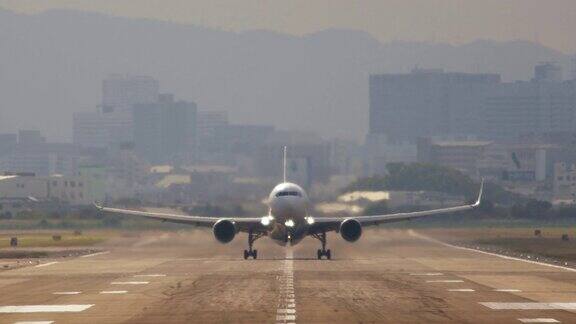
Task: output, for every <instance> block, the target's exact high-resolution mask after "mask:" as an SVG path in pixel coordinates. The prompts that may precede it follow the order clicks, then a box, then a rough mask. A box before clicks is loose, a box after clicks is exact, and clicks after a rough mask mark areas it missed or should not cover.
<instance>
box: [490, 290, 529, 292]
mask: <svg viewBox="0 0 576 324" xmlns="http://www.w3.org/2000/svg"><path fill="white" fill-rule="evenodd" d="M494 291H498V292H522V290H520V289H494Z"/></svg>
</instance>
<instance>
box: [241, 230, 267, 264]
mask: <svg viewBox="0 0 576 324" xmlns="http://www.w3.org/2000/svg"><path fill="white" fill-rule="evenodd" d="M262 235H263V234H262V233H258V234H254V233H253V232H252V230H250V231H249V232H248V248H249V249H248V250H244V260H247V259H248V258H249V257H252V258H253V259H254V260H256V259H257V258H258V250H253V249H252V246H253V245H254V242H256V240H257V239H259V238H260V237H262Z"/></svg>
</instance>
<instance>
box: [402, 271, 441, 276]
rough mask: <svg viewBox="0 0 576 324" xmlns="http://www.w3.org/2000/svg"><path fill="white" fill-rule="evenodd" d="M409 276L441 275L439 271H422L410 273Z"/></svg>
mask: <svg viewBox="0 0 576 324" xmlns="http://www.w3.org/2000/svg"><path fill="white" fill-rule="evenodd" d="M410 275H411V276H443V275H444V274H443V273H441V272H423V273H411V274H410Z"/></svg>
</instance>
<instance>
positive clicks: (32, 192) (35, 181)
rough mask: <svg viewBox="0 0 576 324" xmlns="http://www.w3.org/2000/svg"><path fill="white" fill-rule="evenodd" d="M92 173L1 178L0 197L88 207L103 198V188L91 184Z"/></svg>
mask: <svg viewBox="0 0 576 324" xmlns="http://www.w3.org/2000/svg"><path fill="white" fill-rule="evenodd" d="M94 179H95V178H94V174H90V175H88V174H82V175H80V174H78V175H74V176H62V175H52V176H36V175H34V174H31V173H16V174H5V175H3V176H0V198H1V199H3V200H32V201H36V202H49V201H52V202H62V203H67V204H70V205H76V206H78V205H90V204H92V203H93V202H94V201H102V199H103V198H104V196H103V190H102V188H101V187H100V188H98V187H99V185H98V183H97V182H94Z"/></svg>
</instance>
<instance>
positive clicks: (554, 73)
mask: <svg viewBox="0 0 576 324" xmlns="http://www.w3.org/2000/svg"><path fill="white" fill-rule="evenodd" d="M534 81H538V82H546V81H548V82H560V81H562V68H560V66H558V64H556V63H554V62H543V63H540V64H538V65H536V66H535V67H534Z"/></svg>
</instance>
